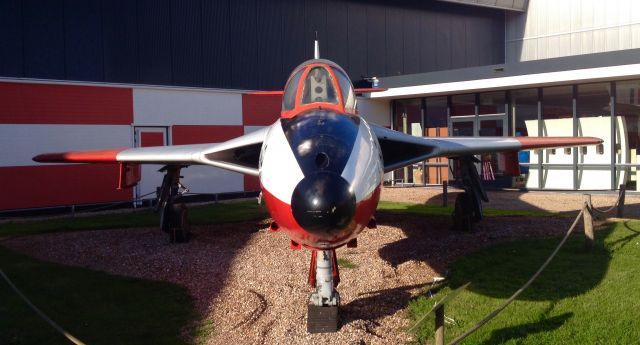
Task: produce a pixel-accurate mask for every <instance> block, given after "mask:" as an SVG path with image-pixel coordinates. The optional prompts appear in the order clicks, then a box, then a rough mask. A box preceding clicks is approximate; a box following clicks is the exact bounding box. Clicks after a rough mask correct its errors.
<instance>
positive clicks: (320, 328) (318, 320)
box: [307, 304, 338, 333]
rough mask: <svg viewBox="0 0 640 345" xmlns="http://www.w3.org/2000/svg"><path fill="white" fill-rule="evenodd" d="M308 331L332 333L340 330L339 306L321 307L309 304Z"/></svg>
mask: <svg viewBox="0 0 640 345" xmlns="http://www.w3.org/2000/svg"><path fill="white" fill-rule="evenodd" d="M308 307H309V308H308V312H307V316H308V317H307V332H309V333H332V332H337V331H338V307H337V306H336V307H319V306H315V305H311V304H309V306H308Z"/></svg>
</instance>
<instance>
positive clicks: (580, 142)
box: [369, 124, 602, 172]
mask: <svg viewBox="0 0 640 345" xmlns="http://www.w3.org/2000/svg"><path fill="white" fill-rule="evenodd" d="M369 125H370V127H371V130H372V131H373V133H374V134H375V135H376V137H377V138H378V142H379V143H380V149H381V150H382V156H383V160H384V171H385V172H389V171H392V170H395V169H398V168H401V167H403V166H406V165H409V164H413V163H416V162H421V161H424V160H425V159H429V158H434V157H459V156H468V155H476V154H481V153H492V152H503V151H521V150H531V149H544V148H554V147H571V146H586V145H597V144H600V143H602V139H599V138H594V137H441V138H424V137H416V136H412V135H408V134H405V133H401V132H398V131H394V130H391V129H388V128H385V127H381V126H378V125H374V124H369Z"/></svg>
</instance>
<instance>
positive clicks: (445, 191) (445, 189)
mask: <svg viewBox="0 0 640 345" xmlns="http://www.w3.org/2000/svg"><path fill="white" fill-rule="evenodd" d="M448 204H449V182H447V180H444V181H442V207H447V205H448Z"/></svg>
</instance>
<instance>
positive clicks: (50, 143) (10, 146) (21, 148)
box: [0, 124, 133, 166]
mask: <svg viewBox="0 0 640 345" xmlns="http://www.w3.org/2000/svg"><path fill="white" fill-rule="evenodd" d="M119 147H133V133H132V129H131V126H128V125H31V124H28V125H24V124H20V125H12V124H3V125H0V166H28V165H38V164H39V163H36V162H34V161H33V160H31V158H32V157H33V156H35V155H38V154H41V153H48V152H61V151H82V150H100V149H109V148H119Z"/></svg>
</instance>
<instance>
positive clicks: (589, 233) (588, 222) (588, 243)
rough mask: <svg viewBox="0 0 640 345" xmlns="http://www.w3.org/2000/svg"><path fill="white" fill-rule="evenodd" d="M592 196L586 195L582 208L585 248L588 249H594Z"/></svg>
mask: <svg viewBox="0 0 640 345" xmlns="http://www.w3.org/2000/svg"><path fill="white" fill-rule="evenodd" d="M591 207H592V205H591V194H585V195H584V205H583V206H582V219H583V222H584V235H585V242H584V246H585V248H587V249H591V248H593V241H594V236H593V216H592V214H591Z"/></svg>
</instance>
